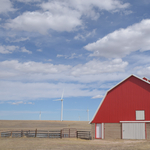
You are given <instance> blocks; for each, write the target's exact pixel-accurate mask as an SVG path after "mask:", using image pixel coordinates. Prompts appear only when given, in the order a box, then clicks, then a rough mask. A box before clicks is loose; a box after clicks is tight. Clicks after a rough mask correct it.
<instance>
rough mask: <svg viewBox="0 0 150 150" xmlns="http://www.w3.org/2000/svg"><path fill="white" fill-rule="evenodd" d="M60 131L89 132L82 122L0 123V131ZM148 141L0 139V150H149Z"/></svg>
mask: <svg viewBox="0 0 150 150" xmlns="http://www.w3.org/2000/svg"><path fill="white" fill-rule="evenodd" d="M36 128H37V129H40V130H60V129H62V128H77V129H78V130H90V129H91V126H90V125H89V124H88V122H82V121H63V122H60V121H3V120H1V121H0V131H6V130H7V131H8V130H28V129H29V130H34V129H36ZM149 149H150V141H149V140H81V139H49V138H26V137H23V138H0V150H149Z"/></svg>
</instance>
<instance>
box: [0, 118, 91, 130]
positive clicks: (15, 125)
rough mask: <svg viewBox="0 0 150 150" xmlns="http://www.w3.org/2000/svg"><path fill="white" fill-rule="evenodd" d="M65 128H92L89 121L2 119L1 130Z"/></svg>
mask: <svg viewBox="0 0 150 150" xmlns="http://www.w3.org/2000/svg"><path fill="white" fill-rule="evenodd" d="M63 128H76V129H77V130H90V129H91V125H90V124H88V122H87V121H43V120H41V121H39V120H35V121H33V120H31V121H30V120H23V121H22V120H0V131H8V130H9V131H10V130H12V131H14V130H19V131H20V130H35V129H38V130H61V129H63Z"/></svg>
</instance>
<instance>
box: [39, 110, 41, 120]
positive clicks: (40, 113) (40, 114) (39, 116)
mask: <svg viewBox="0 0 150 150" xmlns="http://www.w3.org/2000/svg"><path fill="white" fill-rule="evenodd" d="M39 120H41V111H40V114H39Z"/></svg>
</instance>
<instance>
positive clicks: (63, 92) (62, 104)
mask: <svg viewBox="0 0 150 150" xmlns="http://www.w3.org/2000/svg"><path fill="white" fill-rule="evenodd" d="M63 95H64V91H63V92H62V96H61V99H56V100H54V101H61V121H63V100H64V99H63Z"/></svg>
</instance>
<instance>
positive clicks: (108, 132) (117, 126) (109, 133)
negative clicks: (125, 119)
mask: <svg viewBox="0 0 150 150" xmlns="http://www.w3.org/2000/svg"><path fill="white" fill-rule="evenodd" d="M104 130H105V131H104V132H105V135H104V136H105V137H104V138H105V139H121V133H122V132H121V123H105V127H104Z"/></svg>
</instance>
